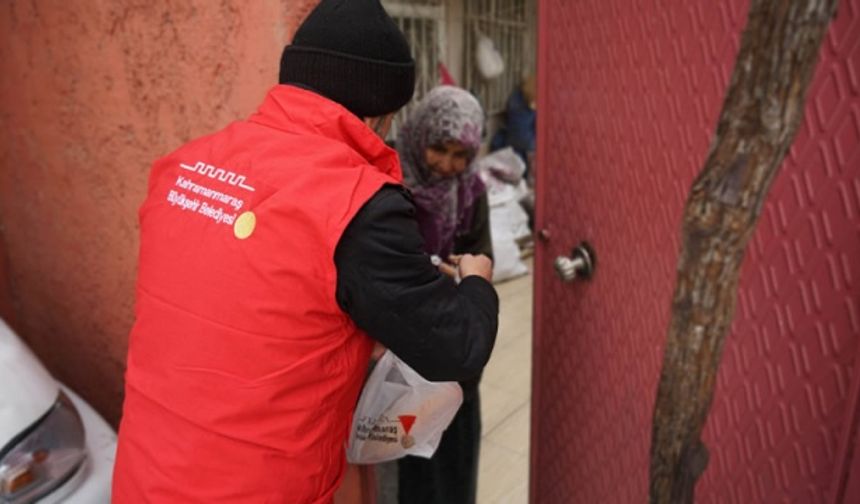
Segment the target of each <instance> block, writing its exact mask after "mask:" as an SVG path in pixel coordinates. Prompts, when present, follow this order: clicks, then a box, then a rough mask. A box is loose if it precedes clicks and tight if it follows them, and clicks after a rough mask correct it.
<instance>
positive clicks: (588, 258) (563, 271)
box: [555, 242, 597, 283]
mask: <svg viewBox="0 0 860 504" xmlns="http://www.w3.org/2000/svg"><path fill="white" fill-rule="evenodd" d="M596 264H597V256H595V254H594V249H593V248H592V247H591V245H589V244H588V242H582V243H580V244H579V245H577V246H576V248H574V249H573V252H572V253H571V254H570V257H567V256H558V257H556V259H555V272H556V273H558V276H559V278H561V280H562V281H563V282H565V283H570V282H573V281H574V280H576V279H579V278H581V279H583V280H591V277H592V276H594V267H595V266H596Z"/></svg>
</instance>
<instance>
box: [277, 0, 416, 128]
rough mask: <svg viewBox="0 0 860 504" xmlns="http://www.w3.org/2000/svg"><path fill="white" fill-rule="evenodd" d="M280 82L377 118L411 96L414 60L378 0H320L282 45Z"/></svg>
mask: <svg viewBox="0 0 860 504" xmlns="http://www.w3.org/2000/svg"><path fill="white" fill-rule="evenodd" d="M279 82H280V83H281V84H296V85H299V86H303V87H307V88H310V89H311V90H313V91H315V92H317V93H319V94H321V95H323V96H325V97H326V98H329V99H330V100H333V101H335V102H338V103H340V104H341V105H343V106H344V107H346V108H347V109H348V110H349V111H351V112H352V113H353V114H355V115H357V116H358V117H361V118H365V117H377V116H382V115H385V114H388V113H391V112H396V111H397V110H398V109H400V108H401V107H403V106H404V105H406V103H408V102H409V100H411V99H412V95H413V93H414V91H415V61H414V60H413V59H412V54H411V51H410V50H409V44H408V43H407V42H406V38H405V37H404V36H403V33H401V32H400V29H399V28H398V27H397V25H396V24H395V23H394V20H393V19H391V17H389V16H388V13H386V12H385V9H384V8H383V7H382V5H381V4H380V3H379V0H322V1H321V2H320V3H319V5H317V7H316V8H315V9H314V10H313V12H311V14H310V15H309V16H308V18H307V19H306V20H305V21H304V23H302V25H301V26H300V27H299V29H298V31H297V32H296V35H295V37H293V43H292V44H291V45H288V46H287V47H285V48H284V53H283V54H282V55H281V72H280V78H279Z"/></svg>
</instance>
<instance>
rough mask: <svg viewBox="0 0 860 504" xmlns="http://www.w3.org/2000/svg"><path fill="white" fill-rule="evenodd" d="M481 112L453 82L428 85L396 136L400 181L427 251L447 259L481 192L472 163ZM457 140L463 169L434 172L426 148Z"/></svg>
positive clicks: (477, 145)
mask: <svg viewBox="0 0 860 504" xmlns="http://www.w3.org/2000/svg"><path fill="white" fill-rule="evenodd" d="M483 128H484V111H483V109H482V108H481V104H480V103H478V100H477V99H476V98H475V97H474V96H472V95H471V94H470V93H469V92H467V91H465V90H463V89H460V88H457V87H454V86H439V87H436V88H434V89H433V90H431V91H430V92H429V93H428V94H427V95H426V96H425V97H424V99H423V100H421V102H420V103H418V105H417V106H416V107H415V109H414V110H413V111H412V113H411V114H410V115H409V118H408V119H407V120H406V122H405V124H404V125H403V126H402V127H401V129H400V132H399V133H398V137H397V150H398V152H399V154H400V162H401V164H402V166H403V177H404V183H405V184H406V186H407V187H408V188H409V189H410V190H411V191H412V195H413V197H414V199H415V205H416V207H417V215H416V217H417V219H418V225H419V227H420V229H421V234H422V236H423V237H424V247H425V251H426V252H427V253H428V254H436V255H438V256H440V257H442V258H447V257H448V255H449V254H451V253H452V252H453V249H454V239H455V238H456V237H457V235H458V234H461V233H465V232H467V231H468V230H469V228H470V227H471V225H472V217H473V213H474V211H473V210H474V205H475V201H476V200H477V199H478V198H479V197H480V196H481V195H482V194H484V193H485V192H486V188H485V187H484V184H483V182H481V178H480V177H479V176H478V174H477V172H476V170H475V168H474V163H473V161H474V159H475V156H476V155H477V153H478V149H480V147H481V134H482V132H483ZM449 141H455V142H459V143H460V144H462V145H463V147H465V148H466V149H467V150H468V151H469V159H468V161H467V162H468V167H467V168H466V171H464V172H463V173H461V174H460V175H457V176H454V177H443V176H441V175H438V174H436V173H434V172H433V171H432V170H431V169H430V167H429V166H427V162H426V159H425V151H426V150H427V148H429V147H431V146H434V145H440V144H444V143H445V142H449Z"/></svg>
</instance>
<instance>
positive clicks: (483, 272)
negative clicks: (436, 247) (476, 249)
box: [449, 254, 493, 282]
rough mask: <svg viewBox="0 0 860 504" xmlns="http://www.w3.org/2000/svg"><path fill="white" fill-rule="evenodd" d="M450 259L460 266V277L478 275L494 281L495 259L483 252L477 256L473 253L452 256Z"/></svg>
mask: <svg viewBox="0 0 860 504" xmlns="http://www.w3.org/2000/svg"><path fill="white" fill-rule="evenodd" d="M449 260H450V261H451V263H453V264H455V265H457V266H459V267H460V278H466V277H467V276H471V275H477V276H479V277H482V278H483V279H484V280H486V281H488V282H492V281H493V261H492V260H490V258H489V257H487V256H485V255H483V254H482V255H477V256H474V255H472V254H464V255H461V256H451V257H450V258H449Z"/></svg>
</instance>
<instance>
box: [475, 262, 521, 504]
mask: <svg viewBox="0 0 860 504" xmlns="http://www.w3.org/2000/svg"><path fill="white" fill-rule="evenodd" d="M496 288H497V290H498V292H499V298H500V304H501V306H500V315H499V317H500V320H499V335H498V339H497V340H496V348H495V350H494V351H493V357H492V358H491V359H490V363H489V364H488V365H487V368H486V369H485V371H484V376H483V379H482V380H481V412H482V417H483V418H482V420H483V435H482V438H481V458H480V469H479V475H478V504H525V503H527V502H528V471H529V419H530V406H531V400H530V399H531V369H532V360H531V359H532V275H527V276H523V277H520V278H517V279H514V280H509V281H507V282H504V283H501V284H498V285H496Z"/></svg>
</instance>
